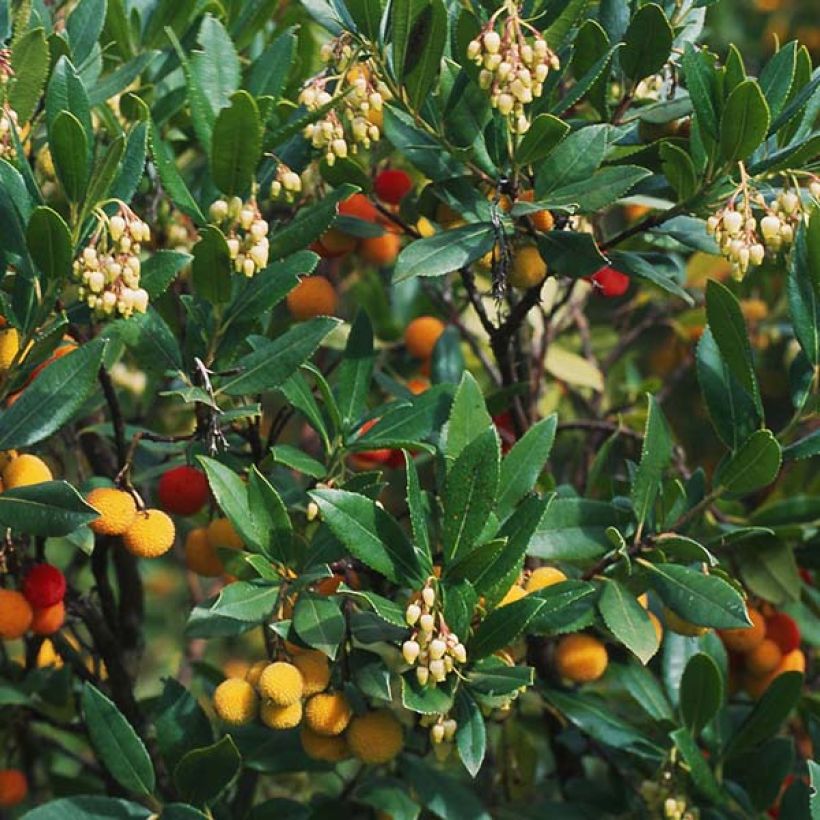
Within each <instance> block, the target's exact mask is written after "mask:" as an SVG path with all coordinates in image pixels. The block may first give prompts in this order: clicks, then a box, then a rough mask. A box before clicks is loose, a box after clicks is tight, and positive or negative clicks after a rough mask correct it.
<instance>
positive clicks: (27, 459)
mask: <svg viewBox="0 0 820 820" xmlns="http://www.w3.org/2000/svg"><path fill="white" fill-rule="evenodd" d="M52 478H53V476H52V474H51V470H50V469H49V466H48V464H46V463H45V461H43V459H41V458H38V457H37V456H32V455H29V454H27V453H25V454H23V455H21V456H17V458H14V459H12V460H11V461H10V462H9V463H8V464H7V465H6V469H5V470H3V488H4V489H6V490H11V489H12V488H14V487H29V486H31V485H32V484H42V483H43V482H44V481H51V480H52Z"/></svg>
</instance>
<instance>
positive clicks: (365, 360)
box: [336, 310, 375, 426]
mask: <svg viewBox="0 0 820 820" xmlns="http://www.w3.org/2000/svg"><path fill="white" fill-rule="evenodd" d="M374 362H375V353H374V352H373V327H372V325H371V324H370V317H369V316H368V315H367V313H366V312H365V311H364V310H360V311H359V312H358V313H357V314H356V318H355V320H354V321H353V325H352V326H351V329H350V335H349V336H348V338H347V345H346V346H345V352H344V356H343V358H342V363H341V365H340V366H339V380H338V383H337V385H338V386H337V390H336V394H337V401H338V403H339V412H340V413H341V416H342V422H343V424H344V425H345V426H350V425H351V424H353V422H355V421H357V420H358V419H359V417H360V416H361V414H362V412H363V411H364V409H365V402H366V400H367V394H368V391H369V389H370V382H371V379H372V378H373V365H374Z"/></svg>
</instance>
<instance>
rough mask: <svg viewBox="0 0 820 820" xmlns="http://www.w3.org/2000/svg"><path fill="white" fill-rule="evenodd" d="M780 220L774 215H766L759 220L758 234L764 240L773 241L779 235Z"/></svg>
mask: <svg viewBox="0 0 820 820" xmlns="http://www.w3.org/2000/svg"><path fill="white" fill-rule="evenodd" d="M780 224H781V223H780V219H779V217H776V216H775V215H774V214H767V215H766V216H764V217H763V219H761V220H760V233H761V234H763V238H764V239H774V238H775V237H776V236H778V235H779V234H780Z"/></svg>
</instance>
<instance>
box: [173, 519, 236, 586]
mask: <svg viewBox="0 0 820 820" xmlns="http://www.w3.org/2000/svg"><path fill="white" fill-rule="evenodd" d="M243 547H244V544H243V542H242V539H241V537H240V536H239V534H238V533H237V531H236V530H235V529H234V526H233V524H231V522H230V521H229V520H228V519H227V518H214V519H213V520H212V521H211V522H210V523H209V524H208V526H207V527H194V529H192V530H190V531H189V532H188V535H187V536H186V537H185V565H186V566H187V567H188V569H189V570H191V572H195V573H196V574H197V575H201V576H202V577H204V578H218V577H219V576H221V575H224V574H225V565H224V564H223V563H222V559H221V558H220V557H219V550H220V549H226V550H241V549H242V548H243Z"/></svg>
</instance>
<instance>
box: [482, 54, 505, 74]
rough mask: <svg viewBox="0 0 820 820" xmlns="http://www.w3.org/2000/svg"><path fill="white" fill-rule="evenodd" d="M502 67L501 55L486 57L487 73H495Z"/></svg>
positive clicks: (488, 55) (486, 55)
mask: <svg viewBox="0 0 820 820" xmlns="http://www.w3.org/2000/svg"><path fill="white" fill-rule="evenodd" d="M500 65H501V55H500V54H485V55H484V68H485V69H487V71H495V70H496V69H497V68H498V67H499V66H500Z"/></svg>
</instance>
